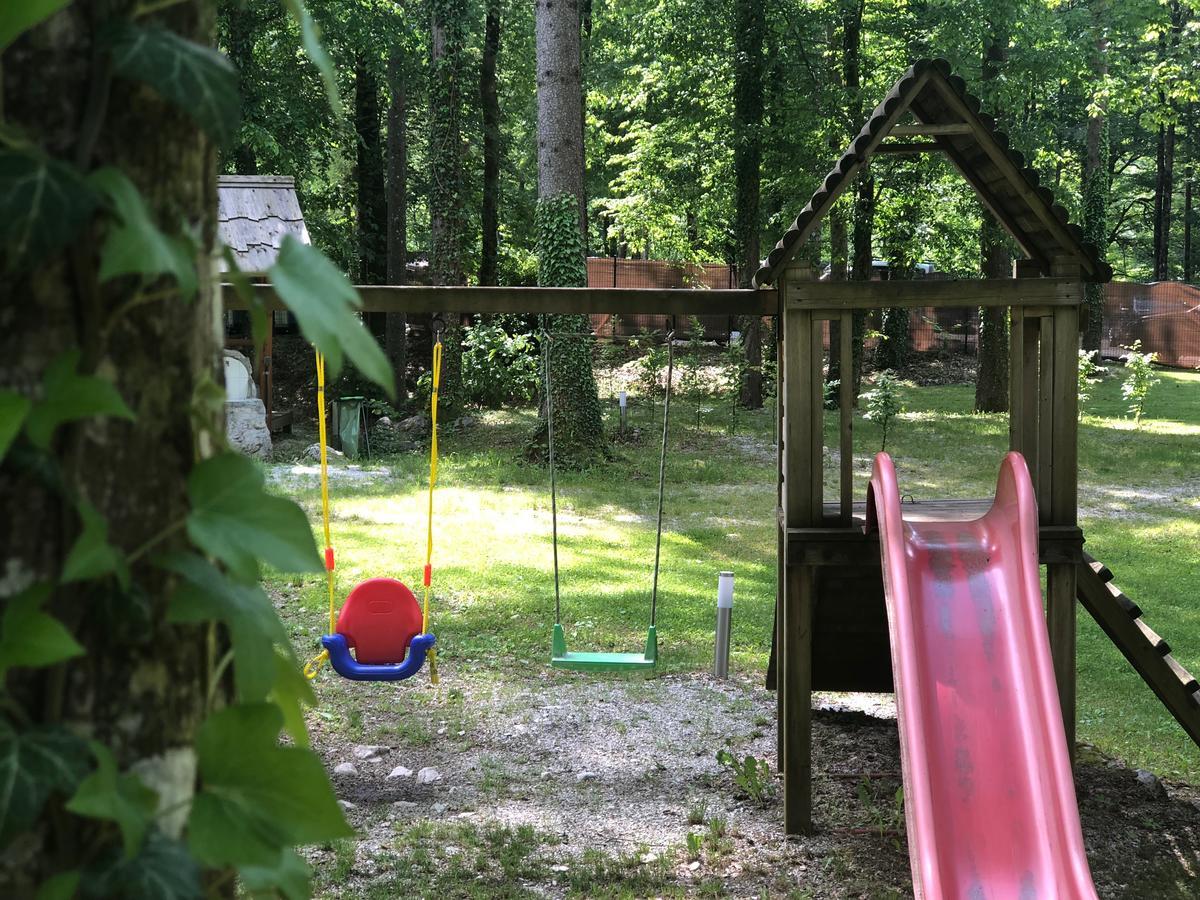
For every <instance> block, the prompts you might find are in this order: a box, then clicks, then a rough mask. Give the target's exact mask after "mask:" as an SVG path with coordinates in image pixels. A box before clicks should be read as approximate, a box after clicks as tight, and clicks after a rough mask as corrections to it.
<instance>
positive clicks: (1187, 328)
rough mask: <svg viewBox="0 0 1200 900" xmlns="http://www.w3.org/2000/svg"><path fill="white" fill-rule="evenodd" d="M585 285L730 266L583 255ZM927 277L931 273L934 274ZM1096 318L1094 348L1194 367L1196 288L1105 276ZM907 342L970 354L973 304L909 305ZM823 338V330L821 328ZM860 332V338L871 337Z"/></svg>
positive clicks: (669, 278) (722, 326)
mask: <svg viewBox="0 0 1200 900" xmlns="http://www.w3.org/2000/svg"><path fill="white" fill-rule="evenodd" d="M587 266H588V287H659V288H695V289H697V290H704V289H706V288H708V289H712V288H733V287H737V283H738V280H737V272H736V271H735V269H734V268H733V267H732V266H727V265H716V264H708V265H703V266H700V265H689V264H684V263H672V262H667V261H665V260H656V259H613V258H609V257H591V258H589V259H588V261H587ZM932 277H935V278H936V277H937V276H936V275H934V276H932ZM1104 291H1105V294H1104V324H1103V330H1102V335H1101V344H1100V354H1101V356H1104V357H1106V358H1110V359H1119V358H1120V357H1121V356H1123V355H1124V353H1125V348H1127V347H1129V346H1130V345H1132V344H1133V342H1134V341H1141V344H1142V350H1143V351H1145V352H1154V353H1156V354H1157V357H1158V362H1159V363H1160V364H1162V365H1164V366H1175V367H1179V368H1188V369H1193V368H1197V367H1200V287H1196V286H1195V285H1189V284H1183V283H1181V282H1173V281H1161V282H1155V283H1152V284H1137V283H1133V282H1112V283H1110V284H1106V285H1105V286H1104ZM909 315H910V320H909V335H910V341H911V347H912V349H913V350H914V351H916V352H918V353H943V354H945V353H964V354H972V355H973V354H974V353H975V352H976V350H977V349H978V346H979V344H978V340H979V311H978V310H977V309H974V308H972V307H967V306H964V307H962V308H961V309H954V308H939V309H933V308H917V309H913V310H911V311H910V314H909ZM700 321H701V324H702V325H703V327H704V336H705V338H706V339H708V340H716V341H720V342H724V341H726V340H728V338H729V333H730V332H731V331H736V330H738V324H737V321H736V318H735V317H732V316H728V317H727V316H701V317H700ZM688 324H689V323H687V322H683V321H679V322H676V323H675V328H676V333H677V334H679V336H680V337H687V336H688V335H689V332H688ZM879 325H880V323H879V321H878V316H877V315H875V316H873V317H872V318H871V320H870V321H868V325H867V327H868V329H869V331H873V330H876V329H878V328H879ZM592 327H593V329H594V330H595V332H596V334H597V335H601V336H604V337H618V338H619V337H629V336H632V335H636V334H638V333H640V332H647V331H658V332H665V331H667V330H668V329H670V327H671V317H670V316H622V317H620V318H619V319H617V318H616V317H613V316H608V315H594V316H592ZM826 340H828V333H827V334H826ZM877 340H878V339H877V338H873V337H868V339H867V343H868V345H869V346H870V345H873V344H875V343H876V342H877Z"/></svg>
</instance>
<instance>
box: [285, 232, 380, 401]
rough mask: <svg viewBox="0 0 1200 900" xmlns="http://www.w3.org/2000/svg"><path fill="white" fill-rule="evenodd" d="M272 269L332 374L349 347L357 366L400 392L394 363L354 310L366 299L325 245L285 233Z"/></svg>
mask: <svg viewBox="0 0 1200 900" xmlns="http://www.w3.org/2000/svg"><path fill="white" fill-rule="evenodd" d="M269 274H270V276H271V282H272V283H273V284H274V285H275V293H277V294H278V295H279V297H280V299H281V300H283V302H284V303H285V304H287V307H288V309H290V310H291V311H292V312H293V313H295V314H296V318H297V319H298V320H299V322H300V330H301V331H302V332H303V333H304V336H305V337H306V338H308V340H309V341H310V342H311V343H312V344H314V345H315V346H316V348H317V349H318V350H320V351H321V353H322V354H324V356H325V361H326V363H327V365H328V366H329V369H330V377H336V375H337V373H338V372H339V371H340V370H341V368H342V352H343V351H345V354H346V356H348V357H349V358H350V361H351V362H352V363H354V366H355V368H357V369H358V370H359V371H360V372H361V373H362V374H363V375H365V376H366V377H367V378H369V379H370V380H371V381H373V382H375V383H376V384H377V385H379V386H380V387H382V388H383V389H384V390H385V391H386V392H387V394H388V396H389V397H395V396H396V386H395V376H394V374H393V372H392V367H391V364H390V363H389V362H388V359H387V357H386V356H384V353H383V351H382V350H381V349H380V348H379V344H377V343H376V342H375V338H373V337H372V336H371V333H370V332H369V331H367V329H366V328H364V327H363V323H362V322H361V321H360V320H359V318H358V316H357V315H355V313H356V311H357V310H358V308H359V307H360V306H361V305H362V301H361V300H360V299H359V296H358V292H357V291H355V290H354V286H353V285H352V284H350V282H349V281H348V280H347V279H346V276H345V275H343V274H342V273H341V272H339V271H338V270H337V268H336V267H335V266H334V264H333V263H331V262H330V261H329V260H328V259H327V258H326V257H325V255H324V254H323V253H321V251H319V250H317V249H316V248H314V247H311V246H309V245H308V244H303V243H301V242H300V241H298V240H297V239H296V238H294V237H293V236H292V235H290V234H289V235H285V236H284V238H283V246H282V247H280V250H279V257H278V260H277V261H276V263H275V265H274V266H272V267H271V270H270V273H269Z"/></svg>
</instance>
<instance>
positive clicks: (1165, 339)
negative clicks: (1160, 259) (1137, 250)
mask: <svg viewBox="0 0 1200 900" xmlns="http://www.w3.org/2000/svg"><path fill="white" fill-rule="evenodd" d="M1102 329H1103V330H1102V332H1101V340H1100V355H1101V356H1105V357H1110V358H1113V359H1116V358H1118V357H1120V356H1122V355H1123V354H1124V352H1125V348H1126V347H1129V346H1130V345H1132V344H1133V342H1134V341H1141V342H1142V351H1143V352H1154V353H1156V354H1157V355H1158V362H1159V363H1161V364H1162V365H1164V366H1176V367H1179V368H1183V369H1195V368H1197V367H1200V288H1198V287H1196V286H1195V285H1190V284H1183V283H1182V282H1178V281H1157V282H1154V283H1152V284H1134V283H1130V282H1113V283H1112V284H1108V285H1105V295H1104V324H1103V326H1102Z"/></svg>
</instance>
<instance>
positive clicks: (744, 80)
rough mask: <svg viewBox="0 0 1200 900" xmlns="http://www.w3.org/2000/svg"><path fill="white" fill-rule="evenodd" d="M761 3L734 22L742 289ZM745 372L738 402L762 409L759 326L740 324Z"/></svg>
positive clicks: (754, 228) (753, 223)
mask: <svg viewBox="0 0 1200 900" xmlns="http://www.w3.org/2000/svg"><path fill="white" fill-rule="evenodd" d="M765 32H766V19H765V17H764V15H763V3H762V0H736V3H735V5H734V22H733V46H734V65H733V141H734V143H733V174H734V180H735V182H736V186H735V191H736V204H735V205H736V208H735V211H734V240H735V242H736V244H737V264H738V269H739V272H740V276H741V277H740V281H741V286H742V287H749V286H750V281H751V279H753V278H754V272H755V270H756V269H757V268H758V261H759V245H758V229H759V181H760V177H761V170H762V117H763V39H764V36H765ZM742 333H743V337H742V341H743V343H744V346H745V348H746V371H745V372H744V374H743V376H742V383H741V387H740V401H741V404H742V406H744V407H746V408H747V409H758V408H759V407H761V406H762V394H763V391H762V320H761V319H760V318H759V317H758V316H746V317H744V318H743V321H742Z"/></svg>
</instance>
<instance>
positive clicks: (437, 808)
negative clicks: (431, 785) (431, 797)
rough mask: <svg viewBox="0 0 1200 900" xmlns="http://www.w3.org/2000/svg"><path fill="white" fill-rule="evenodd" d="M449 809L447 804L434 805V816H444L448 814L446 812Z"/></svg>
mask: <svg viewBox="0 0 1200 900" xmlns="http://www.w3.org/2000/svg"><path fill="white" fill-rule="evenodd" d="M447 809H449V807H448V806H446V804H445V803H435V804H433V814H434V815H435V816H440V815H443V814H444V813H445V812H446V810H447Z"/></svg>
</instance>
